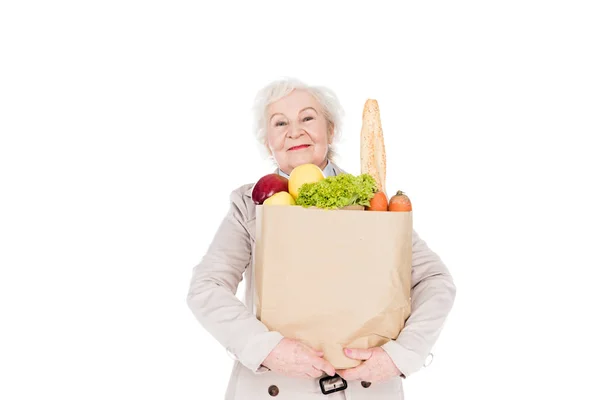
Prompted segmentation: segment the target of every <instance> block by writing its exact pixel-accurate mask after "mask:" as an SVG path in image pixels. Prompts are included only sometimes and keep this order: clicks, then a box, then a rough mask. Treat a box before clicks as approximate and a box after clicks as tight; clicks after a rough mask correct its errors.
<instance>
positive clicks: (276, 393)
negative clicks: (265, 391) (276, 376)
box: [269, 385, 279, 397]
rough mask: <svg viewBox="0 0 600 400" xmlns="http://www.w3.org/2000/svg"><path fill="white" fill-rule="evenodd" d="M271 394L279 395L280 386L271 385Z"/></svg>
mask: <svg viewBox="0 0 600 400" xmlns="http://www.w3.org/2000/svg"><path fill="white" fill-rule="evenodd" d="M269 394H270V395H271V396H273V397H275V396H277V395H278V394H279V388H278V387H277V386H275V385H271V386H269Z"/></svg>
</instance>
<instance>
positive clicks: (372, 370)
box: [336, 347, 401, 383]
mask: <svg viewBox="0 0 600 400" xmlns="http://www.w3.org/2000/svg"><path fill="white" fill-rule="evenodd" d="M344 354H345V355H346V356H347V357H348V358H352V359H354V360H364V362H363V363H361V364H360V365H359V366H357V367H354V368H349V369H346V370H343V371H336V372H337V373H338V374H339V375H340V376H341V377H342V378H344V379H345V380H347V381H353V380H360V381H366V382H371V383H381V382H384V381H387V380H388V379H390V378H393V377H396V376H399V375H400V374H401V372H400V371H399V370H398V368H397V367H396V364H394V362H393V361H392V359H391V358H390V356H389V355H388V354H387V353H386V352H385V350H383V349H382V348H381V347H372V348H370V349H344Z"/></svg>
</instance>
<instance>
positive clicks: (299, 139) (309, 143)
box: [187, 79, 455, 400]
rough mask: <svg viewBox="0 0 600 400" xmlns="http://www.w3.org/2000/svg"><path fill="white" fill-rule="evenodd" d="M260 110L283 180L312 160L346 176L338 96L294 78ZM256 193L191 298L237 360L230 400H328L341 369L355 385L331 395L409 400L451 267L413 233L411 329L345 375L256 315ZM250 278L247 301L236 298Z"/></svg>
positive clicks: (239, 206)
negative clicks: (339, 161) (340, 162)
mask: <svg viewBox="0 0 600 400" xmlns="http://www.w3.org/2000/svg"><path fill="white" fill-rule="evenodd" d="M255 109H256V121H257V129H256V130H257V136H258V139H259V141H260V144H261V145H264V148H265V150H266V151H267V152H268V154H269V155H270V156H271V157H272V158H273V159H274V161H275V162H276V163H277V166H278V168H277V172H278V173H279V174H281V175H283V176H286V177H288V176H289V173H290V172H291V171H292V169H293V168H294V167H296V166H298V165H301V164H305V163H313V164H315V165H318V166H319V167H320V168H321V169H322V171H323V172H324V174H325V176H331V175H337V174H340V173H343V172H344V171H343V170H341V169H340V168H339V167H338V166H337V165H336V164H335V163H334V161H333V158H332V156H333V154H334V153H333V151H334V150H333V142H334V139H336V138H337V135H338V133H339V132H338V131H339V127H340V113H341V108H340V106H339V103H338V101H337V97H336V96H335V94H333V93H332V92H331V91H330V90H328V89H326V88H322V87H311V86H307V85H305V84H303V83H302V82H299V81H296V80H292V79H289V80H280V81H275V82H273V83H271V84H269V85H267V86H266V87H265V88H263V89H262V90H261V91H260V92H259V93H258V95H257V98H256V105H255ZM252 187H253V184H252V183H249V184H246V185H244V186H242V187H239V188H237V189H235V190H233V192H232V193H231V196H230V200H231V204H230V208H229V211H228V213H227V215H226V216H225V218H224V220H223V221H222V223H221V225H220V227H219V228H218V230H217V232H216V234H215V237H214V239H213V241H212V243H211V245H210V246H209V248H208V251H207V253H206V255H205V256H204V257H203V259H202V260H201V262H200V263H199V264H198V265H197V266H196V267H195V268H194V271H193V276H192V278H191V283H190V288H189V293H188V298H187V302H188V305H189V307H190V309H191V310H192V312H193V314H194V316H195V317H196V318H197V320H198V321H199V322H200V323H201V324H202V326H203V327H204V328H205V329H206V330H207V331H208V332H210V333H211V334H212V335H213V336H214V337H215V338H216V339H217V340H218V341H219V342H220V343H221V344H222V345H223V346H224V347H225V348H226V350H227V352H228V353H229V354H231V355H232V356H233V357H234V358H235V360H236V361H235V363H234V366H233V370H232V373H231V377H230V381H229V385H228V389H227V393H226V395H225V399H226V400H234V399H245V400H246V399H271V398H273V397H278V398H280V399H291V400H295V399H298V400H300V399H320V398H325V396H324V395H323V394H322V393H321V387H320V385H319V378H322V377H326V376H334V375H335V374H336V372H337V373H339V375H340V376H341V377H342V378H344V379H345V380H346V382H347V386H348V387H347V388H346V389H345V390H343V391H338V392H335V393H332V394H329V395H327V396H326V398H329V399H352V400H360V399H371V400H373V399H381V400H383V399H402V398H403V389H402V379H404V378H406V377H408V376H410V375H411V374H413V373H415V372H417V371H418V370H419V369H420V368H421V367H422V366H423V364H424V362H425V360H426V358H427V357H428V356H429V355H430V350H431V349H432V347H433V345H434V343H435V341H436V340H437V338H438V336H439V334H440V331H441V329H442V326H443V324H444V321H445V320H446V317H447V315H448V313H449V312H450V310H451V308H452V305H453V303H454V297H455V286H454V283H453V280H452V277H451V275H450V273H449V272H448V270H447V268H446V267H445V265H444V264H443V262H442V261H441V260H440V258H439V257H438V256H437V255H436V254H435V253H434V252H432V251H431V250H430V249H429V248H428V246H427V245H426V243H425V242H424V241H423V240H422V239H420V238H419V236H418V235H417V234H416V233H415V232H413V256H412V260H413V265H412V290H411V304H412V313H411V315H410V317H409V318H408V320H407V321H406V325H405V327H404V329H403V330H402V331H401V333H400V335H399V336H398V338H397V339H396V340H392V341H389V342H388V343H386V344H385V345H383V346H381V347H376V348H371V349H345V352H346V355H347V356H348V357H350V358H354V359H357V360H364V361H363V362H362V363H361V364H360V365H359V366H358V367H355V368H352V369H347V370H344V371H336V370H335V369H334V367H333V366H332V365H331V364H330V363H329V362H328V361H327V360H325V359H324V358H323V353H322V352H319V351H317V350H315V349H312V348H310V347H308V346H306V345H305V344H303V343H301V342H299V341H296V340H294V339H292V338H286V337H283V336H282V335H281V334H280V333H279V332H275V331H269V329H267V327H266V326H265V325H264V324H262V323H261V322H260V321H259V320H258V319H257V318H256V316H255V314H254V312H253V308H254V304H253V291H254V286H253V283H254V282H252V269H253V265H252V253H253V250H254V237H255V219H256V215H255V211H256V210H255V204H254V203H253V202H252V198H251V193H252ZM243 278H245V281H246V291H245V302H244V303H242V302H240V301H239V300H238V298H237V297H236V290H237V287H238V284H239V283H240V281H241V280H242V279H243ZM349 311H351V310H349ZM338 379H339V378H338Z"/></svg>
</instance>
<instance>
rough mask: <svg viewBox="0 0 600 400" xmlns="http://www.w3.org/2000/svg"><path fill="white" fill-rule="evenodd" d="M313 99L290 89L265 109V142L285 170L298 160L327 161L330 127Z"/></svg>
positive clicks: (320, 164) (299, 163)
mask: <svg viewBox="0 0 600 400" xmlns="http://www.w3.org/2000/svg"><path fill="white" fill-rule="evenodd" d="M328 125H330V124H329V123H328V122H327V119H326V118H325V115H324V114H323V109H322V107H321V105H320V104H319V102H318V101H317V99H315V98H314V97H313V96H312V95H311V94H310V93H308V92H306V91H304V90H294V91H292V92H291V93H290V94H289V95H287V96H286V97H284V98H282V99H280V100H278V101H276V102H274V103H272V104H271V105H270V106H269V107H268V109H267V146H268V148H269V150H270V151H271V154H272V155H273V157H274V158H275V161H276V162H277V164H278V165H279V168H280V169H281V170H282V171H283V172H285V173H286V174H289V173H290V172H291V171H292V169H294V168H295V167H297V166H298V165H301V164H307V163H312V164H315V165H318V166H319V167H320V168H321V169H323V168H325V166H326V165H327V152H328V147H329V146H328V145H329V143H331V138H332V135H333V132H332V130H333V129H332V127H330V126H328Z"/></svg>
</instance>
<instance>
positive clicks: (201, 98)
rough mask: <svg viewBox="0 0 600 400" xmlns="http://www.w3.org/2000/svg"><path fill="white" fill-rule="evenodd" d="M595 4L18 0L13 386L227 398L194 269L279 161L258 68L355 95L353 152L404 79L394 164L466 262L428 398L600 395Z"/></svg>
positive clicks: (3, 293)
mask: <svg viewBox="0 0 600 400" xmlns="http://www.w3.org/2000/svg"><path fill="white" fill-rule="evenodd" d="M594 3H596V2H593V1H588V2H584V1H562V2H559V1H537V2H534V1H523V0H520V1H503V2H483V1H453V2H410V4H405V3H402V4H400V5H396V6H394V8H392V7H391V5H388V4H386V5H383V4H384V3H380V2H368V3H367V2H360V3H359V4H356V5H352V4H351V3H350V2H316V1H302V2H294V3H292V2H281V1H269V2H265V1H254V2H239V3H232V2H216V1H213V2H193V1H169V2H167V1H163V2H158V1H144V2H142V1H137V2H136V1H123V0H121V1H102V2H83V1H80V2H75V1H71V2H67V1H54V2H30V1H5V2H2V5H1V6H0V58H1V62H0V69H1V73H0V134H1V141H0V179H1V181H0V184H1V189H0V190H1V191H2V195H1V197H0V203H1V208H0V240H1V242H0V246H1V247H0V262H1V263H0V265H1V275H0V308H1V314H0V318H1V324H2V328H0V337H1V341H0V377H1V378H0V381H1V383H0V398H2V399H10V400H17V399H40V398H60V399H65V400H66V399H102V400H105V399H128V400H129V399H219V398H222V396H223V393H224V391H225V387H226V384H227V380H228V378H229V368H230V367H231V363H232V361H231V360H230V359H229V358H228V356H227V355H226V353H225V350H224V349H223V348H222V347H220V345H219V344H218V343H217V342H216V340H215V339H213V338H212V337H210V336H209V335H208V334H207V333H206V332H205V331H204V330H203V328H202V327H201V326H200V325H199V324H198V323H197V322H196V320H195V319H194V317H193V315H192V313H191V311H190V310H189V309H188V308H187V305H186V302H185V298H186V294H187V289H188V284H189V279H190V277H191V272H192V268H193V266H194V265H195V264H196V263H197V262H199V260H200V258H201V257H202V255H203V252H204V251H205V250H206V247H207V246H208V244H209V242H210V240H211V238H212V235H213V233H214V231H215V229H216V227H217V225H218V224H219V222H220V220H221V218H222V217H223V215H224V213H225V211H226V209H227V207H228V196H229V193H230V191H231V190H233V189H234V188H236V187H238V186H239V185H242V184H244V183H250V182H253V181H255V180H257V179H258V178H259V177H260V176H262V175H263V174H265V173H269V172H271V171H272V166H271V165H270V164H268V163H267V162H263V161H262V160H261V158H260V156H259V153H258V150H257V146H256V144H255V142H254V139H253V136H252V131H251V125H252V120H251V114H250V108H251V106H252V101H253V98H254V95H255V93H256V91H257V90H258V89H260V87H262V85H264V84H266V83H268V82H269V81H271V80H273V79H277V78H279V77H281V76H294V77H297V78H300V79H302V80H304V81H306V82H307V83H311V84H320V85H326V86H329V87H331V88H332V89H334V90H335V91H336V92H337V94H338V95H339V97H340V100H341V102H342V104H343V106H344V108H345V110H346V117H345V120H344V123H345V125H344V130H343V136H342V142H341V145H342V147H341V153H342V156H343V161H342V162H341V166H342V167H343V168H345V169H346V170H348V171H349V172H352V173H357V172H359V159H358V154H359V132H360V125H361V113H362V107H363V104H364V101H365V100H366V99H367V98H375V99H377V100H378V101H379V104H380V106H381V116H382V122H383V128H384V135H385V141H386V148H387V152H388V187H389V188H390V189H391V190H394V189H396V188H398V189H402V190H404V191H406V192H408V193H409V195H410V196H411V199H412V201H413V204H414V219H415V228H416V230H417V231H418V232H419V233H420V235H421V236H422V237H423V238H424V239H425V240H426V241H427V243H428V244H429V245H430V246H431V248H432V249H433V250H434V251H436V252H437V253H438V254H440V256H441V257H442V259H443V260H444V261H445V262H446V264H447V265H448V267H449V268H450V270H451V272H452V274H453V276H454V277H455V281H456V285H457V287H458V296H457V299H456V302H455V307H454V309H453V311H452V313H451V315H450V317H449V318H448V321H447V324H446V327H445V329H444V331H443V333H442V336H441V337H440V339H439V341H438V343H437V344H436V347H435V349H434V354H435V359H434V361H433V363H432V364H431V366H429V367H428V368H426V369H423V370H421V371H419V372H418V373H417V374H415V375H413V376H412V377H410V378H409V379H408V380H406V381H405V391H406V397H407V399H410V400H417V399H434V398H442V397H443V398H461V399H482V398H485V399H505V398H511V399H532V398H546V399H549V398H553V399H554V398H556V399H559V398H573V399H598V398H599V396H600V395H599V393H598V389H597V383H596V381H597V372H598V360H599V356H600V351H599V345H598V342H599V341H600V339H599V337H600V331H599V329H598V328H597V327H593V326H592V325H593V324H594V323H595V322H596V321H595V320H596V319H597V318H598V315H599V312H598V306H600V300H599V298H598V291H599V289H598V288H599V283H598V278H599V274H598V268H599V267H600V262H599V261H598V257H597V249H598V243H599V239H600V235H599V232H598V226H599V223H600V218H599V211H598V209H599V206H598V202H599V201H600V196H599V191H598V186H599V182H600V179H599V178H598V175H599V171H600V165H599V162H598V150H599V147H598V145H597V144H592V143H597V142H596V141H594V142H593V139H594V136H598V135H599V134H600V118H599V117H600V115H599V110H600V78H599V77H600V73H599V71H600V60H599V49H600V41H599V39H598V38H600V28H599V26H600V24H599V23H598V21H599V20H600V14H599V13H598V9H597V7H595V6H596V4H594ZM390 4H391V3H390ZM240 293H241V292H240ZM240 293H238V295H239V294H240ZM594 325H597V324H594Z"/></svg>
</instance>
